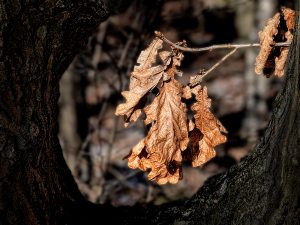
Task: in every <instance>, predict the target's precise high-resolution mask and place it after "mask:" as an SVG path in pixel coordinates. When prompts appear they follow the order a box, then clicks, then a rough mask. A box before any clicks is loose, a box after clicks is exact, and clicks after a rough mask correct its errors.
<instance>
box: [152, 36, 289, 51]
mask: <svg viewBox="0 0 300 225" xmlns="http://www.w3.org/2000/svg"><path fill="white" fill-rule="evenodd" d="M154 33H155V35H156V36H157V37H158V38H160V39H161V40H163V41H164V42H166V43H168V44H169V45H171V46H173V47H174V48H177V49H179V50H181V51H184V52H204V51H212V50H214V49H224V48H249V47H260V44H259V43H251V44H220V45H211V46H208V47H203V48H189V47H182V46H180V45H177V44H175V43H173V42H172V41H170V40H168V39H167V38H166V37H165V36H164V35H163V34H162V33H161V32H159V31H155V32H154ZM290 44H291V43H290V42H278V43H275V45H274V46H276V47H284V46H290Z"/></svg>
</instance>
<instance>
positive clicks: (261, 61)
mask: <svg viewBox="0 0 300 225" xmlns="http://www.w3.org/2000/svg"><path fill="white" fill-rule="evenodd" d="M279 22H280V13H276V14H275V15H274V16H273V17H272V18H271V19H269V20H268V21H267V25H266V26H265V27H264V29H263V30H262V31H260V32H259V33H258V36H259V40H260V52H259V54H258V56H257V57H256V63H255V72H256V73H257V74H261V73H262V72H263V70H264V67H265V65H266V62H267V60H268V58H269V55H270V53H271V51H272V50H273V45H274V44H275V41H274V36H275V35H276V34H277V33H278V25H279Z"/></svg>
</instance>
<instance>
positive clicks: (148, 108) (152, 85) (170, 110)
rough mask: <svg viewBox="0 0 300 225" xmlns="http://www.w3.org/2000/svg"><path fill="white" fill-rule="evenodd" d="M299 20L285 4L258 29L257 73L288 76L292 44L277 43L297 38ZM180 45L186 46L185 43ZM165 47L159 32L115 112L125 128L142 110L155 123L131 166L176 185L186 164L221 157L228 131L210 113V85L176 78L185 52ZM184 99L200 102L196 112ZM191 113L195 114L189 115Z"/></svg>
mask: <svg viewBox="0 0 300 225" xmlns="http://www.w3.org/2000/svg"><path fill="white" fill-rule="evenodd" d="M294 24H295V12H294V11H293V10H291V9H288V8H282V9H281V13H276V14H275V15H274V17H273V18H271V19H270V20H269V21H268V22H267V25H266V26H265V28H264V30H263V31H261V32H259V38H260V46H261V50H260V52H259V55H258V56H257V58H256V67H255V71H256V73H257V74H261V73H264V74H265V75H266V76H267V77H269V76H271V75H272V74H275V75H277V76H279V77H281V76H283V75H284V65H285V61H286V59H287V56H288V50H289V48H288V47H287V46H282V47H275V44H276V43H277V42H291V41H292V38H293V35H292V33H293V28H294ZM177 45H179V46H182V47H186V43H185V42H179V43H177ZM162 46H163V40H161V39H160V38H159V35H158V37H156V38H155V39H154V40H153V41H152V42H151V44H150V45H149V46H148V48H147V49H145V50H144V51H142V52H141V54H140V56H139V58H138V60H137V65H136V66H135V67H134V70H133V72H132V73H131V77H130V85H129V90H128V91H124V92H122V95H123V96H124V98H125V99H126V102H125V103H123V104H120V105H119V106H118V107H117V110H116V115H119V116H120V115H123V116H125V126H128V125H129V123H131V122H135V121H136V120H137V119H138V118H139V117H140V115H141V114H142V111H143V112H144V113H145V119H144V124H145V125H149V127H150V128H149V131H148V134H147V135H146V137H145V138H143V139H142V140H141V141H140V142H139V143H138V144H137V145H136V146H135V147H133V149H132V150H131V152H130V153H129V155H128V156H127V158H128V166H129V167H130V168H132V169H136V168H139V169H141V170H143V171H146V170H147V169H150V173H149V174H148V179H149V180H154V181H156V182H157V183H158V184H165V183H167V182H170V183H173V184H175V183H177V182H178V180H179V179H181V178H182V162H183V161H185V160H187V161H190V162H191V163H192V165H193V166H194V167H196V166H201V165H203V164H204V163H206V162H207V161H209V160H210V159H212V158H213V157H214V156H215V155H216V152H215V150H214V148H215V147H216V146H217V145H219V144H221V143H224V142H226V136H225V135H224V134H226V132H227V131H226V129H225V128H224V127H223V125H222V124H221V122H220V121H219V120H218V119H217V118H216V117H215V116H214V115H213V114H212V113H211V111H210V107H211V100H210V98H209V97H208V95H207V88H206V87H205V86H200V85H196V86H195V85H192V84H193V80H194V79H195V77H191V80H190V84H191V85H190V86H189V85H186V86H184V85H182V84H181V83H180V82H178V81H177V80H176V77H177V76H181V74H182V73H181V72H180V71H179V70H178V69H177V67H178V66H180V63H181V61H182V59H183V54H182V52H181V51H179V50H178V49H177V48H175V47H173V46H171V51H163V50H162ZM154 89H155V90H156V89H157V90H158V91H156V92H157V94H155V97H154V99H153V100H152V102H150V103H149V104H148V105H147V102H149V100H150V98H149V94H150V93H151V92H153V90H154ZM182 99H194V100H195V103H194V104H192V106H191V110H189V109H187V106H186V104H185V103H184V102H183V101H182ZM189 113H192V114H193V118H191V119H189V118H188V116H187V115H188V114H189Z"/></svg>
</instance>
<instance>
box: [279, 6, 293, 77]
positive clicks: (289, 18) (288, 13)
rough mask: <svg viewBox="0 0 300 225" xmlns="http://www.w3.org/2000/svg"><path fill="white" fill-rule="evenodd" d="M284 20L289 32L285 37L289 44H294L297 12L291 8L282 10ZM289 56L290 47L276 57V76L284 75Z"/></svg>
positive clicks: (281, 50)
mask: <svg viewBox="0 0 300 225" xmlns="http://www.w3.org/2000/svg"><path fill="white" fill-rule="evenodd" d="M281 11H282V13H283V17H284V20H285V22H286V27H287V29H288V30H287V31H286V32H285V34H284V37H285V39H286V41H287V42H292V40H293V34H292V32H293V29H294V26H295V11H294V10H292V9H289V8H285V7H284V8H282V9H281ZM288 54H289V47H281V48H280V55H279V56H278V57H275V72H274V74H275V75H277V76H279V77H282V76H283V75H284V67H285V64H286V60H287V57H288Z"/></svg>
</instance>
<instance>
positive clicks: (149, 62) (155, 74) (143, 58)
mask: <svg viewBox="0 0 300 225" xmlns="http://www.w3.org/2000/svg"><path fill="white" fill-rule="evenodd" d="M162 43H163V41H162V40H160V39H159V38H155V39H154V40H153V41H152V42H151V44H150V45H149V47H148V48H147V49H145V50H144V51H142V52H141V54H140V56H139V57H138V60H137V63H138V64H139V65H136V66H135V67H134V70H133V72H132V73H131V76H130V85H129V91H123V92H122V95H123V96H124V98H125V99H126V102H125V103H123V104H120V105H119V106H118V107H117V109H116V113H115V114H116V115H125V116H126V118H125V126H127V125H128V124H129V123H130V122H132V121H136V120H137V118H138V117H139V116H140V114H141V108H142V107H143V100H144V98H145V96H146V95H147V94H148V93H149V91H150V90H151V89H152V88H154V87H155V86H156V85H157V84H158V82H159V80H160V79H161V77H162V75H163V70H164V68H163V66H162V65H158V66H153V64H154V63H155V62H156V57H157V51H158V50H159V49H161V48H162Z"/></svg>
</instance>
